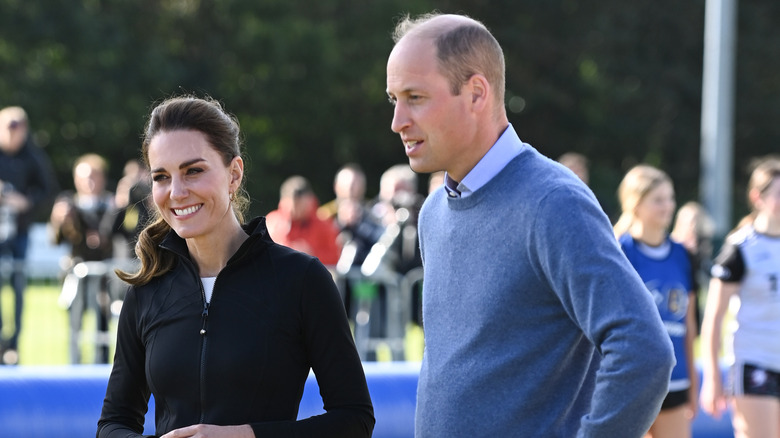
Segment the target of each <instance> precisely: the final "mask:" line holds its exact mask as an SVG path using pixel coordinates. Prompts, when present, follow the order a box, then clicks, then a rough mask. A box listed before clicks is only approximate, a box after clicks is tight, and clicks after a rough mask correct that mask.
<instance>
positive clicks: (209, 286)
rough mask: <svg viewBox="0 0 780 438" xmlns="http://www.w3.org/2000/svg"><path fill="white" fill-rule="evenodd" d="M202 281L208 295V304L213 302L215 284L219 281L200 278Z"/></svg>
mask: <svg viewBox="0 0 780 438" xmlns="http://www.w3.org/2000/svg"><path fill="white" fill-rule="evenodd" d="M200 281H201V282H202V283H203V292H205V293H206V302H207V303H210V302H211V294H212V293H213V292H214V282H215V281H217V277H200Z"/></svg>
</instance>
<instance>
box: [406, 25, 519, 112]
mask: <svg viewBox="0 0 780 438" xmlns="http://www.w3.org/2000/svg"><path fill="white" fill-rule="evenodd" d="M440 17H452V18H456V19H457V20H458V23H456V24H453V22H452V21H450V20H439V18H440ZM407 35H408V36H415V37H422V38H430V39H431V40H433V43H434V45H435V47H436V57H437V59H438V61H439V62H438V64H439V70H440V72H441V73H442V74H443V75H444V76H445V77H447V79H448V80H449V83H450V88H451V90H452V94H453V95H456V96H457V95H458V94H460V89H461V87H462V86H463V84H464V83H466V81H468V80H469V78H471V77H472V76H474V75H475V74H477V73H479V74H482V75H484V76H485V78H487V80H488V83H490V85H491V87H493V89H494V90H493V93H494V95H495V98H496V100H497V103H498V104H500V105H503V104H504V90H505V88H506V73H505V70H506V66H505V62H504V52H503V50H501V46H500V45H499V44H498V41H496V39H495V37H493V35H492V34H491V33H490V31H489V30H488V28H487V27H485V25H484V24H482V23H481V22H479V21H477V20H475V19H473V18H471V17H468V16H465V15H442V14H438V13H430V14H424V15H420V16H418V17H416V18H411V17H410V16H409V15H406V16H405V17H403V18H402V19H401V20H400V21H399V22H398V24H397V25H396V27H395V31H394V32H393V41H394V42H395V43H396V44H397V43H398V42H399V41H400V40H401V39H402V38H404V37H405V36H407Z"/></svg>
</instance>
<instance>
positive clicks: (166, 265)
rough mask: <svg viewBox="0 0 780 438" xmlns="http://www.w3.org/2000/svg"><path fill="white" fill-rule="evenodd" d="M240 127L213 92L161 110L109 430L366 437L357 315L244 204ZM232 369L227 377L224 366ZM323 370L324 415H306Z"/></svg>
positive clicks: (120, 337)
mask: <svg viewBox="0 0 780 438" xmlns="http://www.w3.org/2000/svg"><path fill="white" fill-rule="evenodd" d="M239 138H240V136H239V129H238V122H237V121H236V120H235V119H234V118H233V117H232V116H230V115H229V114H227V113H226V112H225V111H224V109H223V108H222V106H221V105H220V104H219V103H218V102H216V101H213V100H210V99H200V98H195V97H189V96H186V97H177V98H173V99H170V100H167V101H165V102H163V103H162V104H160V105H159V106H157V107H156V108H155V109H154V110H153V111H152V114H151V116H150V119H149V123H148V125H147V129H146V134H145V138H144V142H143V147H142V153H143V158H144V160H145V161H146V163H147V164H148V166H149V168H150V170H151V178H152V198H153V200H154V205H155V207H156V208H155V210H156V211H155V214H156V218H155V220H154V221H153V222H152V223H151V224H150V225H149V226H147V228H146V229H144V231H143V232H141V234H140V236H139V240H138V244H137V246H136V253H137V254H138V257H139V259H140V260H141V268H140V270H139V271H138V272H136V273H127V272H119V273H118V274H119V276H120V278H122V279H123V280H125V281H126V282H128V283H130V285H131V287H130V289H129V290H128V292H127V295H126V298H125V301H124V306H123V308H122V314H121V315H120V318H119V325H118V328H117V349H116V356H115V359H114V367H113V370H112V372H111V377H110V379H109V384H108V389H107V391H106V398H105V401H104V403H103V412H102V415H101V418H100V421H99V423H98V428H99V432H98V436H99V437H131V436H137V435H138V434H140V433H142V431H143V422H144V412H145V411H146V409H147V403H148V400H149V396H150V394H153V395H154V399H155V402H156V403H158V406H165V407H166V409H164V410H158V411H157V415H156V417H155V425H156V435H157V436H163V437H165V438H168V437H171V436H177V437H188V436H194V435H196V434H197V436H216V434H220V433H228V434H229V435H230V436H234V437H253V436H277V435H281V436H291V435H295V436H301V437H306V436H318V437H320V436H334V437H367V436H370V435H371V431H372V430H373V426H374V416H373V408H372V405H371V399H370V397H369V394H368V389H367V386H366V380H365V375H364V373H363V368H362V365H361V363H360V359H359V357H358V354H357V351H356V349H355V345H354V342H353V340H352V334H351V332H350V330H349V325H348V323H347V318H346V313H345V311H344V306H343V304H342V301H341V298H340V295H339V292H338V289H337V288H336V285H335V284H334V283H333V280H332V277H331V275H330V273H329V271H328V270H327V269H326V268H325V267H324V266H323V265H322V263H320V262H319V261H318V260H317V259H316V258H314V257H311V256H308V255H306V254H303V253H300V252H297V251H294V250H292V249H290V248H287V247H285V246H282V245H279V244H277V243H275V242H274V241H273V240H272V239H271V238H270V237H269V235H268V230H267V229H266V226H265V220H264V218H256V219H254V220H252V221H251V222H249V223H244V221H243V211H244V209H245V208H246V206H247V201H246V199H247V198H246V197H245V196H244V195H243V193H242V183H243V179H244V178H243V177H244V165H243V159H242V158H241V154H240V141H239ZM226 370H229V372H228V373H225V371H226ZM309 370H313V371H314V374H315V375H316V377H317V381H318V383H319V385H320V394H321V395H322V399H323V402H324V406H325V407H326V413H324V414H322V415H318V416H316V417H312V418H308V419H303V420H300V421H297V420H296V418H297V415H298V406H299V404H300V401H301V396H302V394H303V388H304V384H305V382H306V378H307V376H308V374H309Z"/></svg>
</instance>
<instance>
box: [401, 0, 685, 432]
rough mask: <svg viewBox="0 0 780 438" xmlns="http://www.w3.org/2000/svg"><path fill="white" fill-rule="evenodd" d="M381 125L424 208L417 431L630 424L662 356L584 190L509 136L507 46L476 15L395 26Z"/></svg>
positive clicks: (662, 339)
mask: <svg viewBox="0 0 780 438" xmlns="http://www.w3.org/2000/svg"><path fill="white" fill-rule="evenodd" d="M394 37H395V41H396V44H395V47H394V48H393V50H392V52H391V54H390V57H389V60H388V63H387V93H388V95H389V97H390V100H391V102H392V103H393V104H394V106H395V108H394V114H393V122H392V130H393V131H395V132H397V133H398V134H400V136H401V139H402V141H403V143H404V147H405V151H406V155H407V156H408V157H409V163H410V165H411V167H412V169H414V170H415V171H417V172H424V173H428V172H435V171H439V170H444V171H446V176H445V185H444V186H443V187H442V188H440V189H438V190H436V191H435V192H434V193H433V194H431V195H430V196H429V198H428V199H427V200H426V202H425V205H424V206H423V209H422V212H421V216H420V222H419V235H420V246H421V250H422V257H423V267H424V270H425V279H424V281H423V321H424V323H425V341H426V347H425V353H424V356H423V363H422V369H421V372H420V380H419V387H418V394H417V414H416V421H415V422H416V424H415V434H416V436H417V437H420V438H426V437H478V436H485V437H545V438H548V437H566V438H570V437H574V436H577V437H600V438H604V437H621V438H626V437H628V438H630V437H641V436H643V434H644V433H645V431H647V429H648V428H649V427H650V425H651V424H652V422H653V419H654V418H655V417H656V415H657V414H658V412H659V409H660V406H661V401H662V400H663V398H664V395H665V394H666V392H667V386H668V383H669V376H670V373H671V369H672V366H673V365H674V356H673V353H672V346H671V343H670V341H669V336H668V335H667V334H666V331H665V330H664V327H663V324H662V322H661V319H660V317H659V316H658V311H657V310H656V308H655V304H654V303H653V301H652V299H651V296H650V294H649V293H648V291H647V290H646V289H645V287H644V284H643V283H642V280H641V279H640V278H639V276H638V275H637V274H636V272H635V271H634V269H633V268H632V267H631V265H630V264H629V263H628V261H627V260H626V258H625V256H624V255H623V253H622V252H621V250H620V248H619V247H618V245H617V242H616V240H615V238H614V236H613V234H612V227H611V225H610V223H609V220H608V219H607V217H606V215H605V214H604V213H603V212H602V210H601V208H600V207H599V204H598V202H597V201H596V198H595V197H594V196H593V194H592V192H591V191H590V190H589V189H588V188H587V187H586V186H585V185H584V184H583V183H582V181H580V180H579V179H578V178H577V177H576V176H575V175H574V174H573V173H572V172H571V171H569V170H568V169H566V168H564V167H563V166H562V165H560V164H558V163H556V162H554V161H552V160H550V159H548V158H546V157H544V156H542V155H541V154H539V153H538V152H537V151H536V150H535V149H534V148H533V147H531V146H530V145H529V144H526V143H523V142H522V141H520V139H519V138H518V136H517V134H516V133H515V130H514V128H513V127H512V125H510V124H509V122H508V119H507V116H506V111H505V109H504V105H503V102H504V57H503V53H502V50H501V47H500V46H499V44H498V42H496V40H495V38H493V36H492V35H491V34H490V32H489V31H488V30H487V29H486V28H485V26H484V25H482V24H481V23H479V22H477V21H475V20H473V19H471V18H468V17H464V16H459V15H435V14H431V15H425V16H422V17H419V18H416V19H410V18H408V17H407V19H405V20H403V21H402V22H401V23H399V25H398V27H397V28H396V31H395V35H394Z"/></svg>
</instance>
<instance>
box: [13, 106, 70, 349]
mask: <svg viewBox="0 0 780 438" xmlns="http://www.w3.org/2000/svg"><path fill="white" fill-rule="evenodd" d="M56 191H57V183H56V180H55V178H54V174H53V171H52V168H51V163H50V162H49V159H48V158H47V157H46V155H45V154H44V153H43V151H41V150H40V149H39V148H38V147H37V146H36V145H35V144H34V143H33V141H32V138H31V136H30V131H29V121H28V118H27V113H26V112H25V111H24V109H22V108H21V107H18V106H11V107H6V108H3V109H2V110H0V262H2V261H3V259H6V258H7V259H8V260H9V262H10V265H11V269H10V270H9V271H10V273H11V275H10V277H11V278H10V280H11V282H10V283H11V288H12V289H13V292H14V330H13V332H12V334H11V336H10V337H9V338H8V339H0V364H2V363H8V364H16V363H18V361H19V352H18V348H19V346H18V343H19V335H20V333H21V331H22V314H23V308H24V291H25V288H26V287H27V275H26V270H25V265H26V257H27V248H28V245H29V227H30V223H31V222H32V221H33V219H34V217H35V216H36V214H37V213H40V212H41V211H42V210H48V209H49V208H50V205H51V199H52V198H53V196H54V195H55V194H56ZM4 272H6V271H5V270H2V269H0V290H2V287H3V283H4V279H3V278H2V274H3V273H4ZM2 328H3V317H2V308H0V331H2Z"/></svg>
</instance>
